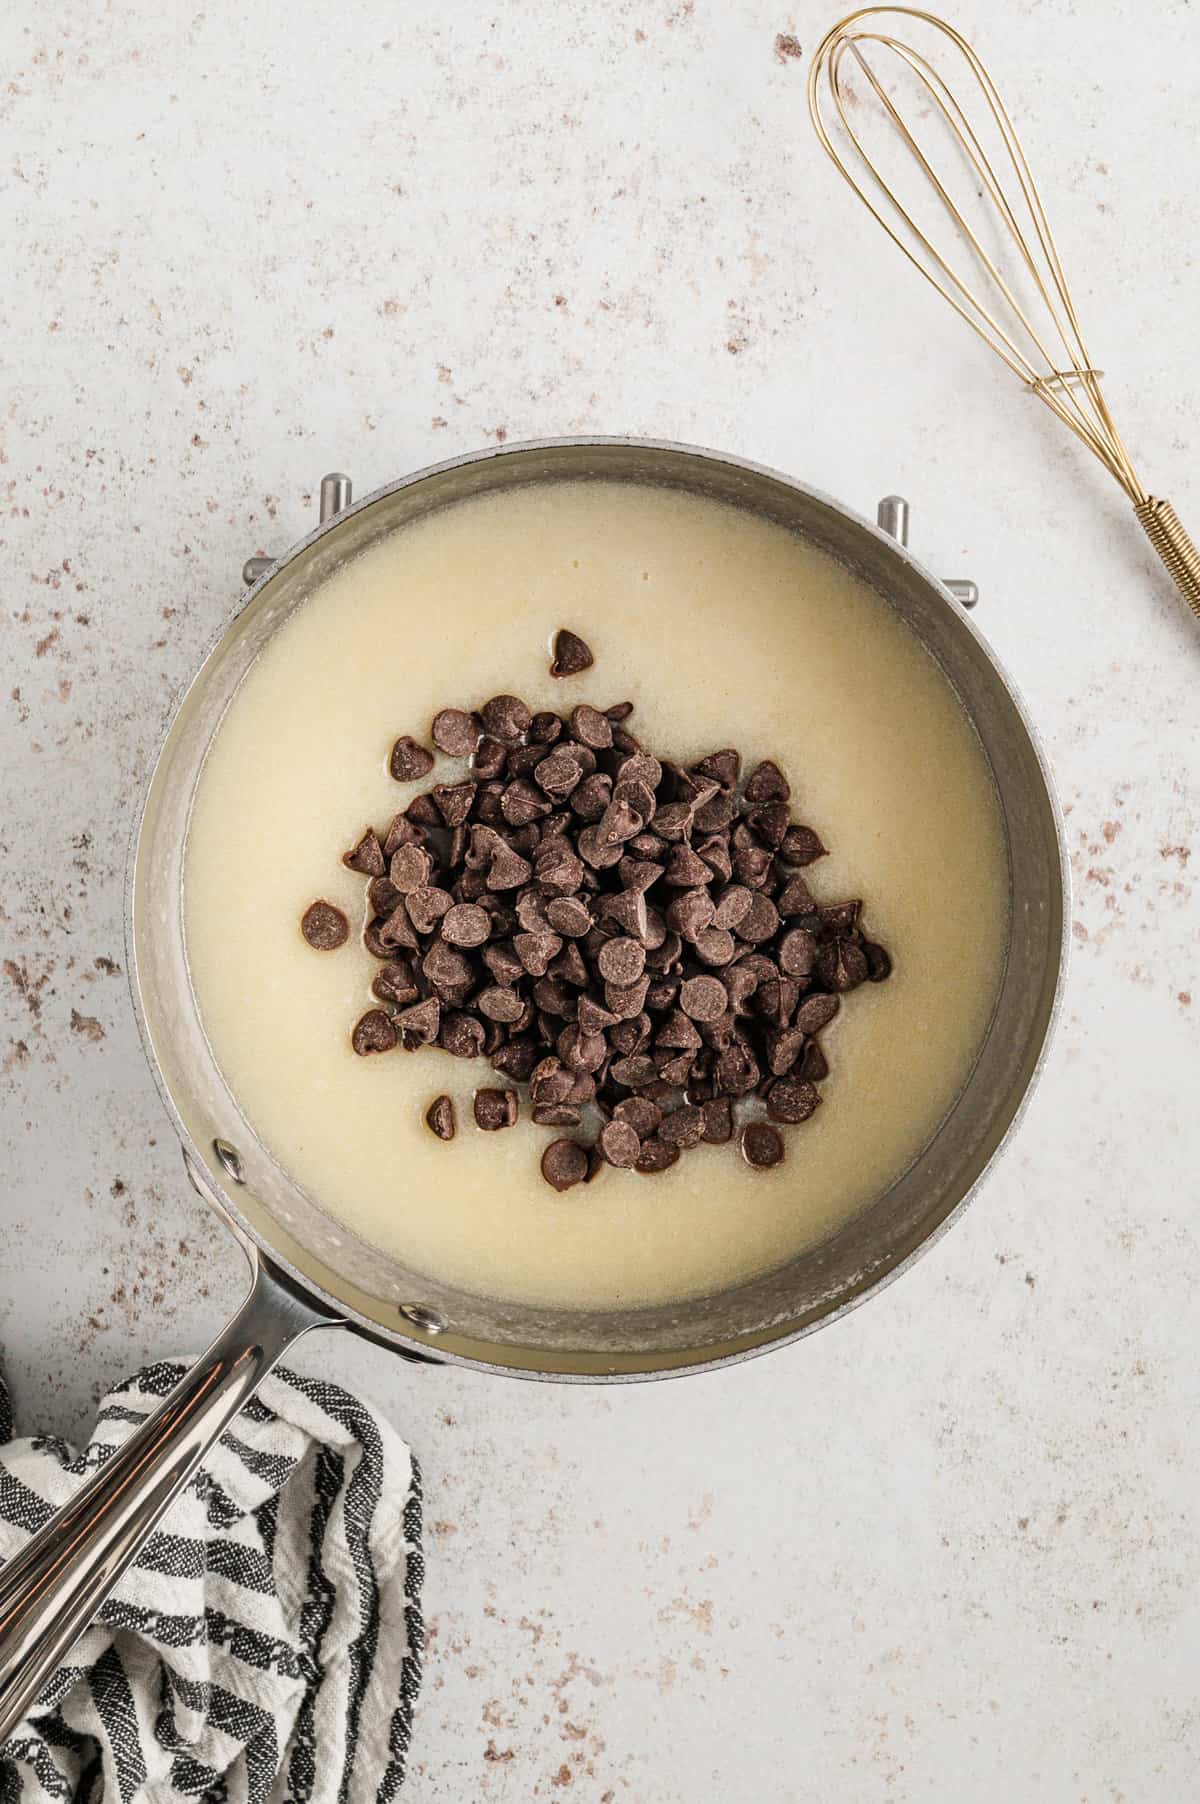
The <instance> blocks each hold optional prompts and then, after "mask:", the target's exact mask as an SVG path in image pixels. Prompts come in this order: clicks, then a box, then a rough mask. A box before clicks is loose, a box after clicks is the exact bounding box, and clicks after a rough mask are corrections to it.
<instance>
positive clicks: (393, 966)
mask: <svg viewBox="0 0 1200 1804" xmlns="http://www.w3.org/2000/svg"><path fill="white" fill-rule="evenodd" d="M371 993H372V995H374V996H378V998H379V1000H380V1002H390V1003H392V1004H394V1006H395V1007H397V1008H404V1007H405V1005H406V1004H407V1003H409V1002H417V1001H419V1000H420V995H421V992H420V990H418V988H417V986H416V984H415V983H414V982H413V973H412V966H411V965H410V964H409V962H408V960H407V959H399V958H398V959H393V960H390V961H389V962H388V963H387V964H386V965H384V967H383V969H382V971H377V972H376V974H375V977H374V980H373V982H372V984H371Z"/></svg>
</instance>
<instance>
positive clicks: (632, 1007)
mask: <svg viewBox="0 0 1200 1804" xmlns="http://www.w3.org/2000/svg"><path fill="white" fill-rule="evenodd" d="M649 988H650V979H649V978H648V977H639V978H637V980H636V981H635V982H633V983H606V984H605V986H604V1000H605V1002H606V1004H607V1005H608V1007H609V1008H610V1009H611V1010H612V1012H613V1014H614V1015H615V1016H616V1017H617V1020H618V1021H632V1020H633V1019H634V1017H635V1016H637V1015H640V1014H641V1012H642V1010H643V1009H644V1008H645V1006H646V991H647V990H648V989H649Z"/></svg>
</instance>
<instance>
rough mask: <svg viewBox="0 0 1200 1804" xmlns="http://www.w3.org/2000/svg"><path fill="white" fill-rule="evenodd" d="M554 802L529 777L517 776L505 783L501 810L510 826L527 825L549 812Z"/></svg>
mask: <svg viewBox="0 0 1200 1804" xmlns="http://www.w3.org/2000/svg"><path fill="white" fill-rule="evenodd" d="M551 806H552V804H551V803H550V802H549V801H548V800H547V798H546V796H545V795H544V794H543V793H542V791H541V790H540V789H537V788H535V786H534V785H533V784H532V783H531V782H530V781H529V779H528V777H515V778H514V779H513V781H512V782H511V783H508V784H506V785H505V788H504V793H503V795H502V796H501V798H500V812H501V814H502V815H503V817H504V819H505V820H506V821H507V822H508V824H509V826H510V827H525V826H528V825H529V823H530V821H536V820H540V819H541V818H542V816H543V815H544V814H549V812H550V809H551Z"/></svg>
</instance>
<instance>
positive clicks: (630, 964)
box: [596, 939, 646, 1007]
mask: <svg viewBox="0 0 1200 1804" xmlns="http://www.w3.org/2000/svg"><path fill="white" fill-rule="evenodd" d="M596 964H597V966H598V967H599V971H600V975H601V977H603V979H604V981H605V983H614V984H622V985H624V984H634V983H636V982H637V980H638V978H639V977H640V976H641V975H642V972H643V971H644V970H645V968H646V952H645V948H644V947H643V946H641V945H639V944H638V942H637V940H634V939H615V940H609V941H607V943H606V944H605V945H604V946H602V947H601V949H600V956H599V957H598V958H597V960H596ZM640 1006H641V1005H640V1004H639V1007H640Z"/></svg>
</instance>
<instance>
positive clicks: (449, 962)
mask: <svg viewBox="0 0 1200 1804" xmlns="http://www.w3.org/2000/svg"><path fill="white" fill-rule="evenodd" d="M421 970H422V971H423V973H424V975H425V979H426V982H428V983H429V984H431V985H432V986H433V988H434V989H435V990H437V991H438V992H439V994H442V995H452V994H454V993H455V992H456V991H459V990H462V989H464V988H465V989H466V990H468V991H469V990H470V989H471V988H472V986H473V984H474V982H475V973H474V971H473V970H472V969H471V966H470V965H469V964H468V962H467V960H466V959H465V958H464V957H463V955H462V953H461V952H456V951H455V950H454V948H453V946H448V945H447V944H446V942H445V941H444V940H434V942H433V944H432V946H430V948H429V950H428V952H426V953H425V955H424V957H423V958H422V960H421Z"/></svg>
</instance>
